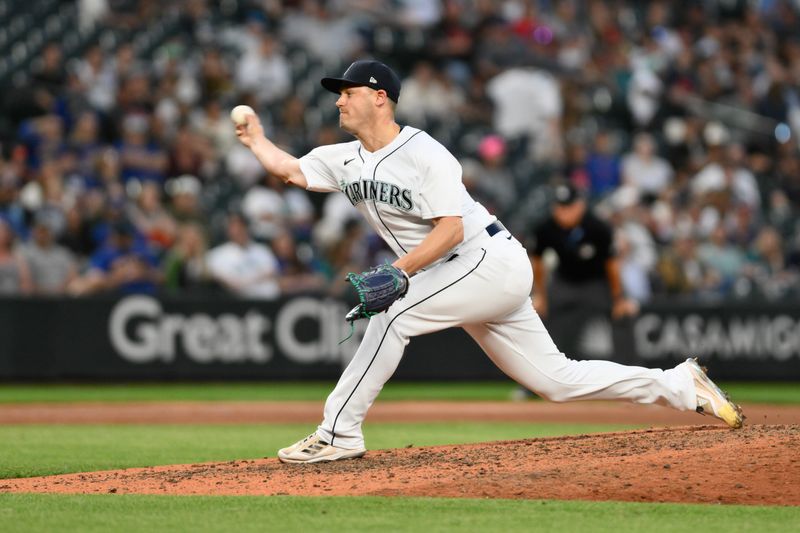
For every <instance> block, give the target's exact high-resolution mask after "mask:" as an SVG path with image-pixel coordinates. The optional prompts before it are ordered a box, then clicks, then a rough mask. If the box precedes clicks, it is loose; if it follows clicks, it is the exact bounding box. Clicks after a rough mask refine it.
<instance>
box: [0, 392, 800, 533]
mask: <svg viewBox="0 0 800 533" xmlns="http://www.w3.org/2000/svg"><path fill="white" fill-rule="evenodd" d="M331 386H332V384H331V383H310V384H308V383H305V384H287V383H242V384H162V385H142V384H119V385H9V384H4V385H0V404H2V403H18V402H77V401H94V402H114V401H170V400H173V401H178V400H180V401H266V400H269V401H278V400H284V401H286V400H318V401H320V402H321V401H322V400H324V398H325V397H326V395H327V393H328V392H329V390H330V388H331ZM726 388H727V389H728V390H729V391H730V392H731V394H732V396H733V397H734V398H735V399H736V400H738V401H741V402H750V403H753V402H768V403H800V387H797V385H795V384H788V383H787V384H726ZM512 390H513V385H512V384H510V383H508V382H498V383H488V384H474V383H447V384H442V383H422V384H418V383H415V384H411V383H390V384H389V385H387V387H386V389H385V390H384V391H383V393H382V394H381V400H382V401H388V400H397V401H402V400H420V399H429V400H505V399H507V398H508V397H509V395H510V393H511V391H512ZM0 408H2V405H0ZM629 427H632V426H624V425H574V424H570V425H564V424H530V423H508V422H505V423H504V422H496V423H463V422H462V423H431V424H408V423H402V424H401V423H391V424H390V423H381V424H377V423H376V424H367V425H366V426H365V434H366V437H367V440H368V445H369V447H370V448H373V449H377V448H391V447H402V446H406V445H408V444H414V445H415V446H423V445H433V444H453V443H463V442H478V441H487V440H502V439H517V438H526V437H535V436H553V435H565V434H577V433H592V432H599V431H612V430H619V429H625V428H629ZM312 430H313V427H310V426H309V425H307V424H269V425H255V424H254V425H224V426H222V425H81V426H77V425H59V424H53V425H7V426H0V478H12V477H23V476H33V475H45V474H55V473H68V472H80V471H92V470H101V469H112V468H124V467H132V466H150V465H158V464H173V463H196V462H202V461H227V460H232V459H253V458H260V457H266V456H274V453H275V450H276V449H277V448H279V447H281V446H284V445H286V444H287V443H289V442H292V441H294V440H296V439H298V438H300V437H302V436H303V435H305V434H307V433H309V432H310V431H312ZM0 484H1V482H0ZM0 518H2V522H0V523H1V524H3V525H2V528H0V529H2V531H110V530H113V531H308V530H316V529H322V528H325V529H334V530H342V529H347V530H353V531H376V530H382V531H386V530H391V531H421V530H422V531H426V532H434V531H465V530H466V531H530V530H558V531H562V530H563V531H612V530H613V531H619V530H620V529H621V528H622V529H624V530H630V531H686V530H689V529H697V530H702V531H725V532H726V533H727V532H736V531H781V532H784V531H788V530H792V529H793V528H795V527H796V526H797V524H798V523H800V508H788V507H782V508H781V507H755V506H709V505H671V504H670V505H667V504H640V503H617V502H605V503H597V502H555V501H545V502H542V501H510V500H469V499H460V500H450V499H419V498H297V497H188V496H187V497H168V496H134V495H99V496H63V495H30V494H0Z"/></svg>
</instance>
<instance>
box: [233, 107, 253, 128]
mask: <svg viewBox="0 0 800 533" xmlns="http://www.w3.org/2000/svg"><path fill="white" fill-rule="evenodd" d="M255 114H256V112H255V111H253V108H252V107H250V106H249V105H237V106H236V107H234V108H233V109H231V120H232V121H233V123H234V124H236V125H237V126H244V125H245V124H247V118H246V117H247V115H255Z"/></svg>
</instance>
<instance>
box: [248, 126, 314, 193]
mask: <svg viewBox="0 0 800 533" xmlns="http://www.w3.org/2000/svg"><path fill="white" fill-rule="evenodd" d="M246 118H247V122H246V123H245V124H240V125H237V126H236V136H237V137H238V138H239V141H241V143H242V144H243V145H245V146H247V147H248V148H250V150H251V151H252V152H253V154H254V155H255V156H256V159H258V161H259V163H261V165H262V166H263V167H264V168H265V169H266V170H267V172H269V173H270V174H272V175H274V176H277V177H278V178H280V179H281V180H282V181H283V182H284V183H289V184H291V185H296V186H298V187H301V188H303V189H305V188H307V187H308V181H306V177H305V175H303V171H302V170H301V169H300V161H299V160H298V159H297V158H296V157H294V156H293V155H291V154H289V153H287V152H285V151H283V150H281V149H280V148H278V147H277V146H275V144H274V143H273V142H272V141H270V140H269V139H267V137H266V136H265V135H264V128H263V127H262V126H261V121H260V120H259V118H258V117H257V116H255V115H247V117H246Z"/></svg>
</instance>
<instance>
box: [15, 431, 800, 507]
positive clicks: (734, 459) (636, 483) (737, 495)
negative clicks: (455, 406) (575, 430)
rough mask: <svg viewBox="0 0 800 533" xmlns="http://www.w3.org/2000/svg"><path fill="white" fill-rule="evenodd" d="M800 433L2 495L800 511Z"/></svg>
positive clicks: (274, 466)
mask: <svg viewBox="0 0 800 533" xmlns="http://www.w3.org/2000/svg"><path fill="white" fill-rule="evenodd" d="M798 479H800V426H797V425H770V426H764V425H753V426H745V428H743V429H741V430H738V431H732V430H728V429H726V428H722V427H719V426H696V427H678V428H665V429H649V430H641V431H631V432H620V433H605V434H595V435H582V436H572V437H557V438H544V439H530V440H524V441H512V442H494V443H482V444H469V445H459V446H436V447H428V448H405V449H397V450H381V451H371V452H369V453H368V454H367V455H366V457H364V458H363V459H356V460H350V461H342V462H338V463H329V464H319V465H283V464H281V463H279V462H278V461H277V459H262V460H254V461H232V462H228V463H219V464H195V465H177V466H164V467H152V468H135V469H128V470H118V471H107V472H93V473H87V474H70V475H64V476H50V477H40V478H29V479H18V480H0V491H1V492H60V493H117V494H123V493H125V494H128V493H146V494H253V495H275V494H297V495H382V496H449V497H481V498H483V497H489V498H554V499H583V500H625V501H651V502H665V501H670V502H696V503H701V502H703V503H742V504H757V505H764V504H779V505H800V485H798V484H797V480H798Z"/></svg>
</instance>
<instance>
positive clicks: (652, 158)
mask: <svg viewBox="0 0 800 533" xmlns="http://www.w3.org/2000/svg"><path fill="white" fill-rule="evenodd" d="M673 174H674V171H673V170H672V167H671V166H670V164H669V163H668V162H667V161H666V160H665V159H662V158H661V157H659V156H658V155H657V154H656V144H655V140H654V139H653V136H652V135H650V134H648V133H640V134H638V135H636V137H635V138H634V140H633V151H632V152H630V153H628V154H626V155H625V156H624V157H623V158H622V181H623V183H624V184H626V185H630V186H632V187H635V188H636V189H637V190H639V191H640V192H641V193H642V194H643V195H646V196H651V197H656V196H659V195H660V194H661V193H663V192H664V191H665V190H666V189H667V187H669V185H670V182H671V181H672V177H673Z"/></svg>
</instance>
